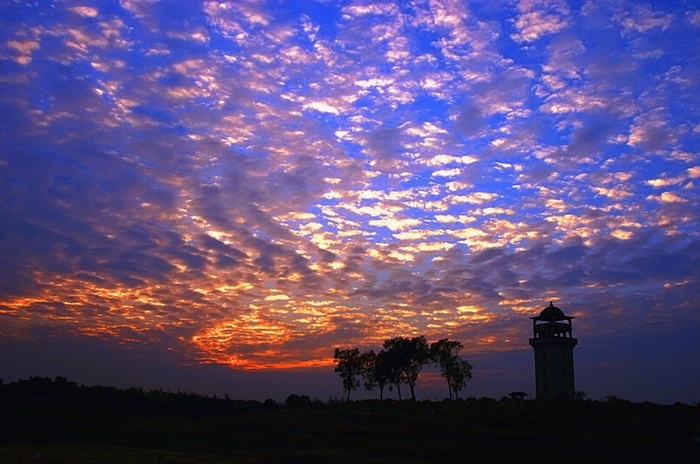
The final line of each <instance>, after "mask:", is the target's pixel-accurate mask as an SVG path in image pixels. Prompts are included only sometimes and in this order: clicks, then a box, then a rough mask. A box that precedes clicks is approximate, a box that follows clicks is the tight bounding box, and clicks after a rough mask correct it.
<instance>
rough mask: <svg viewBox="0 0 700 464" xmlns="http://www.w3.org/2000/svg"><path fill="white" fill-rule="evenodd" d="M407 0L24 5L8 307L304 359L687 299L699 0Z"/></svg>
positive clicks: (480, 341)
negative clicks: (546, 314) (561, 311)
mask: <svg viewBox="0 0 700 464" xmlns="http://www.w3.org/2000/svg"><path fill="white" fill-rule="evenodd" d="M482 3H483V2H482ZM317 6H318V5H317ZM404 6H405V8H404V7H401V8H399V7H397V5H395V4H393V3H381V2H379V3H378V2H351V3H348V4H347V5H344V6H342V7H337V6H335V5H332V4H329V3H325V4H323V5H322V6H319V7H318V8H313V9H307V10H304V9H299V8H297V5H296V4H294V5H292V4H287V5H283V4H279V5H272V4H266V3H260V2H252V1H243V2H209V1H207V2H191V3H187V4H182V5H177V6H173V5H172V4H170V3H169V2H164V1H134V0H130V1H126V0H125V1H122V2H120V3H118V4H114V5H110V6H109V7H107V6H105V4H103V3H99V2H98V3H95V2H92V3H90V2H87V3H84V4H81V5H79V6H75V5H74V6H72V7H66V6H65V5H63V6H61V5H58V6H53V7H51V8H49V7H47V6H46V5H44V4H36V5H34V4H26V5H24V4H23V5H20V4H17V5H16V9H17V10H16V11H18V13H17V16H13V17H12V20H6V21H2V20H0V21H1V22H2V23H3V26H5V27H3V28H2V32H1V33H0V42H1V44H2V51H0V60H2V64H3V66H2V69H3V71H2V73H0V74H2V75H1V76H0V79H2V82H3V85H2V86H0V89H1V90H0V118H2V122H3V127H4V128H5V130H4V133H3V136H2V137H1V138H0V152H1V153H2V154H0V171H1V172H2V173H3V174H2V176H1V177H0V198H1V199H2V200H0V215H1V216H2V218H3V221H2V223H1V224H0V238H1V239H2V240H1V243H2V245H1V246H0V260H1V262H2V263H3V266H0V268H2V269H3V270H2V279H0V281H1V283H0V315H2V317H3V320H9V321H11V323H8V324H7V325H4V327H9V328H7V329H3V330H5V331H6V332H11V334H12V335H13V336H17V337H29V338H31V337H33V336H35V335H36V336H43V335H41V334H42V333H43V332H41V330H39V329H37V327H45V326H52V327H56V328H57V329H56V330H63V329H62V328H70V330H73V331H75V334H78V335H80V336H81V337H96V338H102V339H104V340H109V341H110V343H123V344H124V345H125V346H138V345H139V344H144V345H153V346H158V347H161V346H163V345H168V346H169V347H172V349H173V350H174V352H176V353H177V355H178V356H179V359H181V360H182V362H188V363H193V362H194V363H196V362H205V363H222V364H230V365H233V366H237V367H240V368H245V369H268V368H275V367H279V368H285V367H286V368H290V369H291V368H301V367H306V368H309V367H317V366H325V367H324V368H327V366H328V365H329V364H330V362H331V360H330V356H331V354H330V353H332V350H330V351H329V348H328V347H329V346H330V347H333V346H336V345H350V344H355V345H358V346H367V347H370V346H375V345H377V344H381V341H382V340H383V338H385V337H390V336H395V335H405V334H414V333H427V334H429V335H430V336H431V337H436V338H437V337H439V338H442V337H445V336H450V337H455V338H461V339H463V340H469V343H471V344H472V345H471V346H472V347H473V348H474V350H479V351H483V352H487V351H489V350H511V349H516V348H513V345H509V344H500V343H499V341H498V340H497V337H496V338H494V335H493V333H494V332H498V333H501V334H502V335H503V337H504V338H508V339H516V337H518V336H520V335H518V334H519V332H518V331H519V330H520V329H521V327H520V326H519V325H518V324H521V319H522V318H524V317H525V313H528V312H530V311H533V310H536V309H537V308H539V307H540V306H541V305H542V304H543V303H542V301H544V302H545V303H546V301H545V300H546V299H547V298H554V299H560V300H561V301H563V302H564V303H566V305H570V306H571V307H572V309H573V308H575V310H576V311H577V312H580V314H581V317H580V319H578V316H577V321H578V320H581V321H582V324H585V325H584V327H586V330H589V331H590V332H589V333H603V332H605V331H606V330H609V329H608V328H609V327H616V326H617V324H621V325H622V326H624V327H627V325H626V324H630V325H634V324H633V323H632V322H629V321H626V318H625V317H623V316H621V315H620V314H630V315H639V317H641V318H643V319H644V320H645V323H647V322H648V321H652V322H654V323H657V322H658V323H659V324H660V326H659V327H660V328H663V329H664V330H665V329H666V328H669V330H670V329H673V327H674V325H675V324H676V322H675V321H676V320H678V319H683V320H686V321H687V320H692V317H691V314H692V302H693V301H696V300H697V290H696V288H698V287H697V285H694V284H695V283H697V279H698V275H697V272H696V271H695V269H696V268H697V266H696V265H697V259H698V258H697V257H698V248H697V239H696V235H697V234H696V232H697V231H696V230H695V229H696V223H695V221H694V218H695V214H694V212H695V211H696V210H697V206H698V205H697V195H696V184H697V180H696V179H697V178H698V177H699V176H700V174H699V171H698V169H699V168H698V165H699V163H698V154H697V150H695V149H694V148H693V147H695V143H696V139H697V133H698V130H699V129H698V127H700V125H699V124H698V123H697V122H696V121H695V120H694V117H695V116H694V115H695V114H696V113H697V111H694V110H695V109H697V108H696V106H694V105H695V103H694V101H695V100H694V97H695V93H694V90H695V87H696V86H695V85H694V84H696V78H695V77H694V75H695V74H694V71H695V68H694V67H693V60H692V59H691V58H690V56H689V55H688V53H689V51H688V50H691V49H692V47H675V46H673V44H674V43H676V39H675V35H676V34H680V35H682V36H684V37H686V36H687V37H692V33H689V32H688V31H694V30H695V29H696V26H695V25H694V24H695V22H696V21H695V20H694V18H695V16H693V14H691V13H692V12H687V11H681V10H680V9H678V8H676V7H674V6H672V5H671V6H668V5H664V6H659V7H658V8H656V7H655V8H654V9H650V8H648V7H646V6H638V7H632V6H630V5H627V4H626V3H624V2H623V3H617V4H597V3H595V2H587V3H584V4H583V5H580V6H573V5H572V6H568V4H567V3H565V2H559V1H521V2H518V3H517V4H515V5H514V6H510V5H507V4H500V3H499V4H490V3H489V4H488V5H486V4H483V5H482V4H481V3H480V2H467V3H465V2H442V1H441V2H436V1H426V2H416V3H413V4H411V5H404ZM611 18H612V19H613V20H610V19H611ZM663 298H668V299H669V301H671V302H672V304H669V305H668V306H667V307H666V306H664V304H663V302H662V299H663ZM589 302H590V304H589ZM589 306H590V307H589ZM646 307H649V308H652V309H653V310H654V311H658V314H654V315H650V314H649V312H651V310H652V309H650V310H649V311H647V310H646V309H644V310H642V309H640V308H646ZM533 308H534V309H533ZM669 314H673V315H674V317H673V318H667V317H668V315H669ZM676 316H681V317H680V318H677V317H676ZM597 318H600V321H601V322H598V319H597ZM623 319H624V320H623ZM667 319H668V320H667ZM525 323H526V324H527V320H525ZM33 331H39V332H41V333H38V334H37V333H35V332H33Z"/></svg>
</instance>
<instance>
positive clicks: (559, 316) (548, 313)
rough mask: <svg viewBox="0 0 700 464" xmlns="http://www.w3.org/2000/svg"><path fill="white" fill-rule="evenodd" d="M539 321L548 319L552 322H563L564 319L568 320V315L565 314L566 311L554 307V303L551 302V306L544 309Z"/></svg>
mask: <svg viewBox="0 0 700 464" xmlns="http://www.w3.org/2000/svg"><path fill="white" fill-rule="evenodd" d="M538 319H547V320H551V321H562V320H564V319H568V317H566V315H565V314H564V311H562V310H561V309H559V308H557V307H556V306H554V303H553V302H551V301H550V302H549V306H547V307H546V308H544V309H543V310H542V312H541V313H540V315H539V317H538Z"/></svg>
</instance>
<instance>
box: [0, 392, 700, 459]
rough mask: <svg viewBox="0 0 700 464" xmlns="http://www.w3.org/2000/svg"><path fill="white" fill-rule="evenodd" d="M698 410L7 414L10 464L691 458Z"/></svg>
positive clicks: (24, 409)
mask: <svg viewBox="0 0 700 464" xmlns="http://www.w3.org/2000/svg"><path fill="white" fill-rule="evenodd" d="M699 435H700V406H698V405H695V406H689V405H681V404H678V405H673V406H661V405H655V404H650V403H639V404H633V403H629V402H627V401H624V400H613V401H600V402H598V401H577V402H568V403H556V402H537V401H526V402H523V403H510V402H496V401H494V400H489V399H481V400H475V399H472V400H466V401H461V402H418V403H412V402H403V403H398V402H395V401H385V402H382V403H380V402H378V401H361V402H353V403H343V404H328V405H326V404H310V405H305V406H300V407H274V408H259V409H250V410H242V411H239V412H235V413H227V414H222V415H211V414H207V415H203V416H200V417H182V416H166V415H162V414H148V415H145V414H138V413H134V412H131V413H118V412H114V411H107V412H105V411H102V412H100V411H90V410H87V411H76V410H75V408H70V407H66V406H61V405H60V404H53V403H52V404H35V403H33V402H14V403H10V404H7V403H6V404H3V405H2V410H1V411H0V462H3V463H5V462H7V463H31V462H41V463H52V464H53V463H78V464H80V463H263V462H270V463H307V462H309V463H360V462H362V463H411V462H415V463H425V462H440V463H453V462H454V463H458V462H459V463H539V464H541V463H554V462H558V463H591V462H596V463H604V462H609V463H620V462H630V463H661V462H663V463H671V462H673V463H693V464H696V463H698V462H700V443H698V442H697V441H696V440H695V437H697V436H699Z"/></svg>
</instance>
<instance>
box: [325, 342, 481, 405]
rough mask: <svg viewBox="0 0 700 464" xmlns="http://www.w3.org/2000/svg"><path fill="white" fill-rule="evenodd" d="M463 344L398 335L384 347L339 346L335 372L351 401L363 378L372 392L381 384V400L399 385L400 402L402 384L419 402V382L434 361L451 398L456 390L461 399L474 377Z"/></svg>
mask: <svg viewBox="0 0 700 464" xmlns="http://www.w3.org/2000/svg"><path fill="white" fill-rule="evenodd" d="M462 348H463V346H462V344H461V343H460V342H458V341H456V340H450V339H449V338H443V339H442V340H438V341H437V342H434V343H431V344H430V345H428V341H427V340H426V338H425V337H424V336H423V335H421V336H418V337H412V338H406V337H394V338H390V339H387V340H385V341H384V344H383V345H382V350H381V351H380V352H379V353H375V352H374V350H369V351H364V352H360V350H359V348H347V349H341V348H336V349H335V353H334V355H333V360H334V361H335V363H336V366H335V372H337V373H338V375H340V378H341V380H342V382H343V390H344V391H345V393H346V397H347V400H348V401H349V400H350V393H351V392H353V391H355V390H357V389H358V388H359V386H360V380H362V381H363V382H364V386H365V389H366V390H368V391H370V390H373V389H374V388H375V387H379V399H380V400H383V399H384V387H385V386H386V385H389V388H390V389H391V388H394V387H395V388H396V391H397V393H398V396H399V401H401V399H402V395H401V385H408V388H409V390H410V392H411V399H412V400H413V401H416V391H415V389H416V383H417V382H418V375H419V374H420V372H421V370H422V369H423V366H425V365H426V364H434V365H435V366H436V367H438V368H439V369H440V374H441V375H442V376H443V377H444V378H445V379H446V380H447V388H448V392H449V398H450V399H452V393H454V394H455V398H457V399H459V392H460V391H461V390H462V388H464V386H465V384H466V382H467V381H468V380H469V379H471V378H472V375H473V373H472V365H471V364H469V363H468V362H467V361H466V360H463V359H462V358H461V357H460V356H459V352H460V350H461V349H462Z"/></svg>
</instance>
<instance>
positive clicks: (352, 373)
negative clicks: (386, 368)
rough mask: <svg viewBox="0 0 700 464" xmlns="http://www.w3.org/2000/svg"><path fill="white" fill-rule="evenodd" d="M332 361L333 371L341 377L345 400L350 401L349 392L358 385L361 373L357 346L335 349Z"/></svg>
mask: <svg viewBox="0 0 700 464" xmlns="http://www.w3.org/2000/svg"><path fill="white" fill-rule="evenodd" d="M333 361H334V362H335V363H336V366H335V372H337V373H338V374H339V375H340V378H341V379H343V391H345V392H347V400H348V401H350V392H352V391H355V390H357V387H359V386H360V380H359V377H360V376H362V374H363V364H362V357H361V356H360V350H359V349H357V348H348V349H344V350H341V349H340V348H336V349H335V353H334V354H333Z"/></svg>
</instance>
